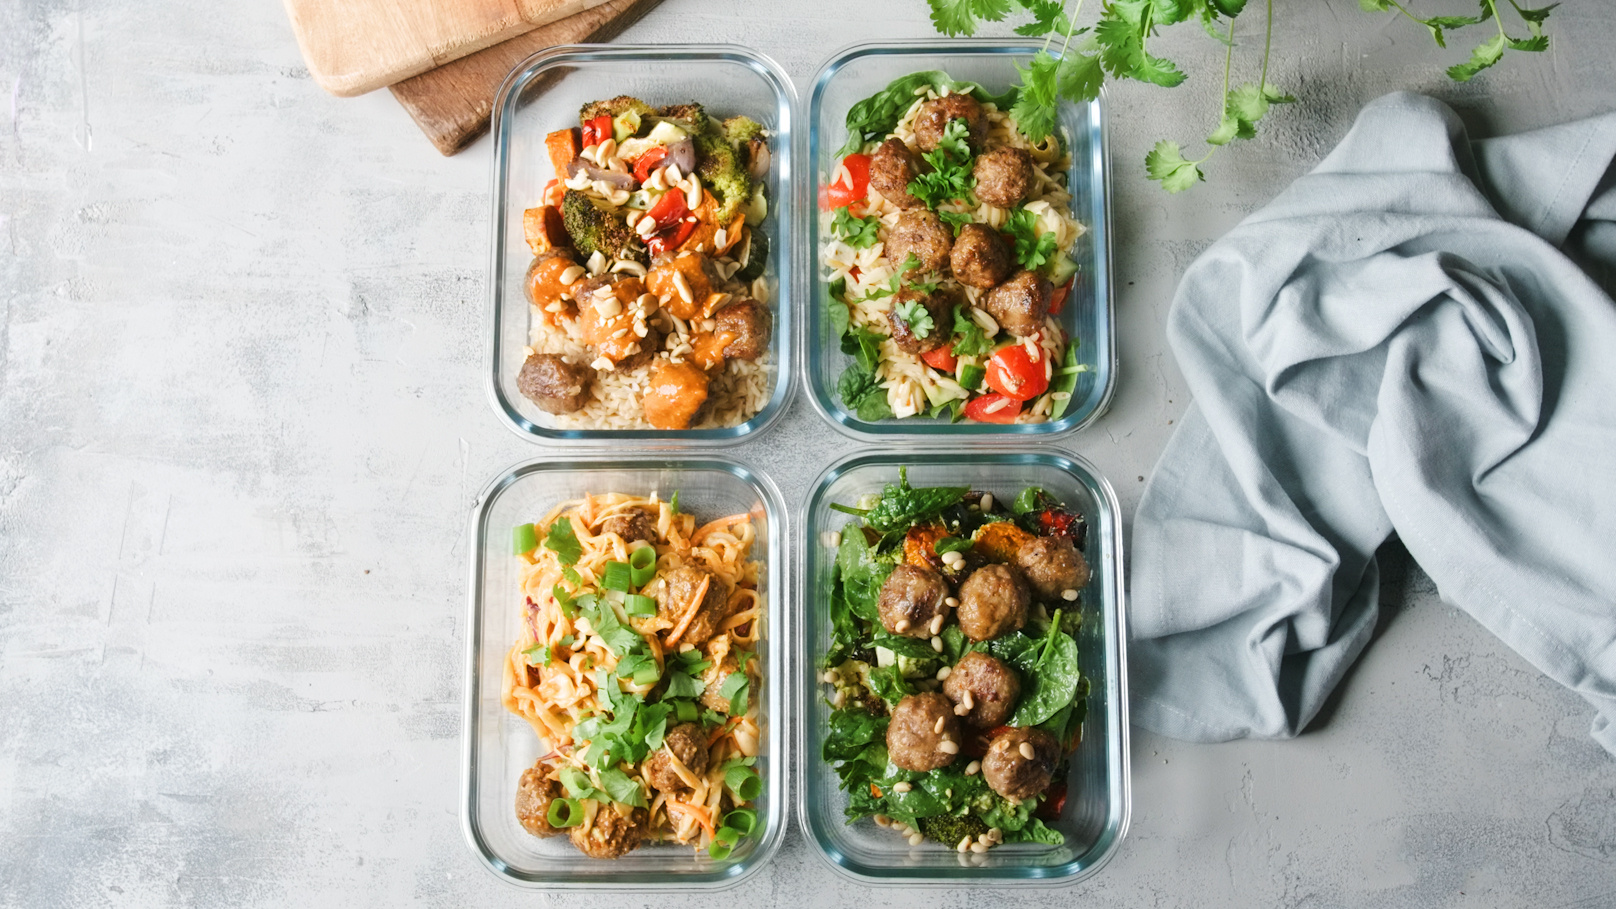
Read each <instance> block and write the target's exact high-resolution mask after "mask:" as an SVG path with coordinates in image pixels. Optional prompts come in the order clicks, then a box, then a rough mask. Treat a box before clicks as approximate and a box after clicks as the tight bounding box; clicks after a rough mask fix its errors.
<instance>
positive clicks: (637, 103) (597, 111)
mask: <svg viewBox="0 0 1616 909" xmlns="http://www.w3.org/2000/svg"><path fill="white" fill-rule="evenodd" d="M651 112H652V110H651V105H649V104H646V103H645V102H644V101H641V100H640V99H639V98H636V97H633V96H632V95H618V96H617V97H615V98H612V99H609V100H606V101H591V102H589V103H588V104H585V105H584V106H583V107H581V108H579V110H578V122H579V123H588V122H589V121H590V120H593V119H595V118H596V117H599V116H601V115H602V114H604V115H606V116H608V117H612V118H613V119H615V118H617V117H618V116H619V115H622V114H625V113H633V114H638V115H639V116H641V117H647V116H650V114H651Z"/></svg>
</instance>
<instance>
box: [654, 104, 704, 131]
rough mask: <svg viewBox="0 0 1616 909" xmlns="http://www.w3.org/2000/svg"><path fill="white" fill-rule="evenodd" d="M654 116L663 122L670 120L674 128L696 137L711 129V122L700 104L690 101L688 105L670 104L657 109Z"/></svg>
mask: <svg viewBox="0 0 1616 909" xmlns="http://www.w3.org/2000/svg"><path fill="white" fill-rule="evenodd" d="M656 115H657V116H658V117H661V118H662V119H664V120H672V121H673V122H674V125H675V126H678V127H679V128H680V129H682V130H684V131H685V132H687V133H689V134H690V135H692V136H694V135H698V134H700V133H705V132H707V131H708V130H710V129H712V126H713V122H712V120H710V119H709V118H708V117H707V111H706V110H705V109H703V108H702V106H701V105H700V104H697V103H695V102H694V101H692V102H691V103H689V104H670V105H668V106H667V107H659V108H657V110H656Z"/></svg>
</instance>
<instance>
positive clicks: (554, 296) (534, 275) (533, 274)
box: [527, 256, 572, 325]
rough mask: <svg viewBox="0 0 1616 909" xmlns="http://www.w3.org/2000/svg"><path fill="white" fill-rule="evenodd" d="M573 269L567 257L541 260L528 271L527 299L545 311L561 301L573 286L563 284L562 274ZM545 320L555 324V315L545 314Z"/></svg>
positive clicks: (552, 257)
mask: <svg viewBox="0 0 1616 909" xmlns="http://www.w3.org/2000/svg"><path fill="white" fill-rule="evenodd" d="M571 267H572V260H571V259H569V258H567V257H566V256H551V257H549V258H547V259H539V260H537V261H535V262H534V263H533V266H532V267H531V268H529V269H528V271H527V298H528V299H529V300H530V301H532V303H533V305H534V306H537V307H539V308H540V309H544V307H546V306H548V305H550V304H551V303H554V302H556V301H557V300H559V299H561V295H562V294H563V293H565V292H566V291H567V289H568V288H569V287H571V285H568V284H563V283H561V273H562V272H564V271H566V270H567V269H569V268H571ZM544 315H545V318H546V319H548V320H549V321H550V323H551V324H552V325H553V324H555V316H556V314H555V313H552V312H545V314H544Z"/></svg>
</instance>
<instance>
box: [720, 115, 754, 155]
mask: <svg viewBox="0 0 1616 909" xmlns="http://www.w3.org/2000/svg"><path fill="white" fill-rule="evenodd" d="M724 138H725V139H728V140H729V144H730V145H733V146H735V147H736V148H740V147H741V146H743V145H745V144H747V143H748V142H751V141H752V140H753V139H761V138H763V126H762V124H760V123H758V122H757V121H756V120H753V119H752V118H751V117H730V118H729V119H728V120H725V121H724Z"/></svg>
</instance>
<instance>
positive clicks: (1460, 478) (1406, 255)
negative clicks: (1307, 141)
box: [1129, 93, 1616, 753]
mask: <svg viewBox="0 0 1616 909" xmlns="http://www.w3.org/2000/svg"><path fill="white" fill-rule="evenodd" d="M1613 156H1616V114H1610V115H1605V116H1601V117H1596V118H1593V119H1589V120H1583V121H1579V122H1576V123H1570V124H1566V125H1564V126H1559V127H1553V128H1550V129H1544V130H1539V131H1536V132H1532V133H1526V134H1522V135H1517V136H1510V137H1506V138H1501V139H1492V140H1487V141H1481V142H1470V141H1469V140H1468V139H1467V138H1466V137H1465V132H1464V128H1463V126H1462V125H1461V124H1460V122H1459V119H1458V117H1457V116H1455V115H1454V113H1453V111H1451V110H1449V109H1448V108H1447V107H1446V106H1444V105H1443V104H1441V103H1440V102H1437V101H1434V100H1432V99H1430V98H1426V97H1423V96H1420V95H1413V94H1406V93H1400V94H1394V95H1388V96H1386V97H1384V98H1381V99H1379V100H1377V101H1375V102H1373V103H1371V104H1370V105H1369V106H1368V107H1366V108H1364V110H1363V112H1362V113H1361V114H1360V115H1359V117H1358V121H1357V123H1356V124H1355V125H1354V126H1353V128H1352V131H1351V132H1350V133H1349V134H1348V135H1347V137H1346V138H1345V139H1343V140H1342V142H1341V144H1340V145H1339V146H1338V147H1337V148H1336V149H1335V151H1334V152H1332V153H1331V154H1330V156H1329V157H1328V158H1326V159H1325V161H1324V162H1323V163H1322V164H1320V165H1319V167H1318V169H1317V170H1315V171H1313V172H1312V173H1311V174H1308V175H1307V176H1305V177H1303V178H1301V179H1300V180H1298V181H1296V183H1295V184H1294V185H1292V186H1291V187H1290V189H1288V190H1286V191H1285V192H1284V194H1282V195H1281V196H1279V198H1277V199H1275V200H1274V202H1273V203H1272V204H1270V205H1269V206H1268V207H1267V208H1264V209H1263V210H1261V211H1259V212H1257V213H1256V214H1254V215H1252V216H1251V217H1250V218H1248V219H1246V220H1245V221H1244V222H1243V223H1241V224H1240V226H1239V227H1237V228H1235V230H1234V231H1233V232H1231V233H1230V234H1229V235H1228V236H1226V237H1224V238H1223V239H1221V240H1219V241H1218V242H1217V243H1215V244H1213V245H1212V247H1211V248H1209V249H1208V250H1207V251H1206V252H1205V253H1204V254H1203V255H1202V256H1201V257H1200V258H1199V259H1197V260H1196V261H1195V263H1194V264H1193V265H1191V266H1190V268H1189V270H1188V272H1187V273H1186V274H1185V276H1184V281H1183V283H1182V284H1181V285H1180V287H1179V290H1178V295H1177V297H1176V298H1175V299H1174V301H1173V307H1172V313H1171V316H1170V319H1169V323H1168V329H1167V336H1168V341H1169V343H1170V344H1171V345H1172V348H1173V352H1174V354H1175V355H1176V356H1177V357H1178V363H1179V366H1180V368H1181V369H1182V370H1183V373H1184V376H1185V379H1186V380H1187V381H1188V383H1189V387H1190V390H1191V391H1192V392H1193V394H1194V397H1195V403H1194V405H1193V406H1192V407H1191V408H1190V410H1189V412H1188V413H1187V414H1186V415H1185V417H1184V419H1183V421H1182V422H1181V423H1180V425H1179V428H1178V431H1177V432H1176V433H1175V434H1174V436H1173V439H1172V441H1171V442H1170V443H1169V445H1168V446H1167V450H1166V452H1165V453H1164V454H1163V455H1162V459H1161V462H1160V463H1159V464H1158V465H1157V467H1156V471H1155V474H1154V475H1153V476H1152V477H1151V479H1150V483H1149V485H1148V486H1147V487H1146V489H1145V494H1144V499H1143V501H1142V502H1141V503H1140V506H1139V512H1138V515H1137V518H1136V520H1135V524H1134V535H1133V558H1132V563H1133V576H1132V582H1133V583H1132V596H1131V599H1132V605H1131V610H1130V613H1131V622H1132V634H1133V638H1134V639H1133V642H1132V643H1131V644H1130V645H1129V647H1130V660H1131V662H1132V663H1133V667H1134V671H1133V676H1132V678H1133V719H1134V721H1135V722H1137V723H1139V724H1141V725H1143V726H1145V727H1147V728H1150V729H1154V730H1156V731H1158V732H1162V733H1164V734H1166V735H1170V736H1173V737H1177V738H1185V739H1194V740H1201V741H1217V740H1223V739H1230V738H1236V737H1240V736H1262V737H1274V736H1289V735H1295V734H1296V733H1297V732H1299V731H1301V730H1302V728H1303V727H1305V726H1306V725H1307V723H1308V722H1309V721H1310V720H1311V719H1312V718H1313V716H1314V715H1315V714H1316V713H1317V712H1318V710H1319V707H1320V706H1321V705H1322V703H1323V702H1324V699H1325V698H1326V696H1328V695H1329V693H1330V690H1331V689H1332V688H1333V687H1334V686H1335V685H1336V683H1337V682H1338V681H1339V680H1340V679H1341V677H1342V674H1343V673H1344V672H1345V671H1346V669H1347V667H1348V665H1349V664H1351V663H1352V661H1353V660H1354V659H1356V658H1357V657H1358V654H1359V653H1360V651H1362V650H1363V647H1364V645H1365V644H1366V643H1367V642H1368V640H1369V637H1370V635H1371V633H1372V632H1373V630H1374V627H1375V619H1376V614H1377V610H1378V603H1377V597H1378V592H1379V588H1378V573H1377V569H1376V565H1375V550H1376V548H1377V547H1379V546H1380V544H1381V543H1382V542H1383V541H1385V540H1386V539H1387V538H1388V536H1389V535H1390V534H1391V533H1393V532H1394V531H1395V532H1396V533H1397V534H1398V536H1399V537H1400V538H1401V540H1402V542H1403V544H1404V545H1405V546H1406V547H1407V548H1408V551H1409V552H1410V553H1411V554H1412V556H1413V557H1414V559H1415V560H1416V561H1418V562H1419V564H1420V566H1421V567H1422V568H1423V569H1424V570H1425V571H1426V572H1427V573H1428V574H1429V575H1430V576H1431V578H1432V579H1433V580H1434V581H1435V582H1436V584H1437V587H1438V589H1439V591H1440V592H1441V595H1442V597H1443V599H1444V600H1446V601H1447V602H1449V603H1452V604H1454V605H1456V606H1458V607H1459V608H1461V609H1463V610H1465V611H1466V612H1468V613H1469V614H1470V615H1472V616H1474V617H1475V618H1476V619H1477V620H1478V621H1480V622H1481V623H1482V625H1484V626H1486V627H1487V628H1488V629H1489V630H1490V631H1492V632H1493V633H1494V634H1496V635H1498V637H1500V638H1502V639H1503V640H1504V642H1505V643H1507V644H1508V645H1509V646H1510V647H1512V648H1514V649H1515V650H1516V651H1517V652H1519V653H1520V654H1521V655H1522V656H1523V657H1525V658H1526V659H1527V660H1529V661H1531V663H1532V664H1533V665H1535V666H1537V667H1538V668H1539V669H1541V670H1542V671H1543V672H1544V673H1546V674H1547V675H1549V676H1550V677H1551V678H1553V679H1555V680H1556V681H1559V682H1560V683H1562V684H1564V685H1566V686H1567V687H1569V688H1571V689H1572V690H1573V691H1575V692H1577V693H1578V694H1579V695H1581V696H1583V697H1584V698H1586V699H1587V700H1588V701H1589V702H1590V703H1592V704H1593V705H1594V707H1595V708H1596V709H1597V711H1598V713H1597V716H1596V718H1595V720H1594V723H1593V736H1594V738H1595V739H1596V740H1598V742H1599V743H1600V744H1601V745H1603V746H1604V747H1605V748H1606V749H1607V750H1609V751H1611V752H1613V753H1616V304H1613V303H1612V301H1611V296H1610V291H1611V277H1612V275H1613V274H1616V181H1613V180H1612V176H1616V174H1608V173H1607V171H1608V170H1609V165H1610V163H1611V159H1612V157H1613ZM1568 253H1569V255H1568ZM1573 257H1575V261H1573ZM1596 279H1597V280H1596ZM1601 280H1602V281H1605V282H1606V284H1605V286H1604V287H1601V286H1600V283H1599V281H1601Z"/></svg>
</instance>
